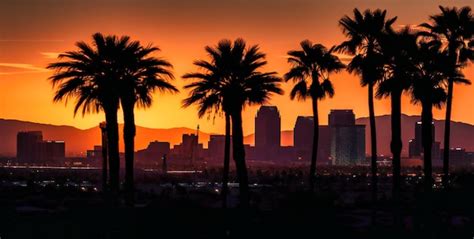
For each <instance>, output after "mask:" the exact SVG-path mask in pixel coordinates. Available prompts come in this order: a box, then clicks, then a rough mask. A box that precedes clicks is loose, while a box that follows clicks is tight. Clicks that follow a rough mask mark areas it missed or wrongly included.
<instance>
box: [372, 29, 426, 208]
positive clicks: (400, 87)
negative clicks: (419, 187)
mask: <svg viewBox="0 0 474 239" xmlns="http://www.w3.org/2000/svg"><path fill="white" fill-rule="evenodd" d="M380 43H381V49H382V51H383V56H384V59H385V60H384V64H385V66H384V69H385V70H384V71H385V72H384V78H383V80H382V81H381V82H380V83H379V87H378V89H377V95H376V96H377V97H379V98H382V97H390V101H391V121H392V123H391V128H392V139H391V143H390V149H391V151H392V155H393V159H392V164H393V198H394V200H395V202H398V201H399V196H400V184H401V175H400V170H401V162H400V160H401V151H402V146H403V145H402V136H401V133H402V132H401V107H402V104H401V97H402V93H403V92H404V91H406V90H408V89H409V87H410V86H411V81H412V78H413V73H412V72H414V70H413V68H414V65H413V54H412V53H413V52H415V50H416V49H417V35H416V34H413V33H412V32H411V31H410V29H409V28H404V29H402V30H401V31H399V32H396V33H390V34H386V35H385V37H383V39H382V40H381V42H380Z"/></svg>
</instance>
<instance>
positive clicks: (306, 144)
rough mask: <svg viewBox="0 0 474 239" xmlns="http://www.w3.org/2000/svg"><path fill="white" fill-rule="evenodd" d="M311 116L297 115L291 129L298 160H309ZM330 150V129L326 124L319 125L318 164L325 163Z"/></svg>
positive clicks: (311, 144)
mask: <svg viewBox="0 0 474 239" xmlns="http://www.w3.org/2000/svg"><path fill="white" fill-rule="evenodd" d="M313 127H314V121H313V117H312V116H298V118H297V119H296V123H295V127H294V129H293V145H294V150H295V153H296V158H297V159H298V160H308V161H309V160H311V153H312V149H313V130H314V129H313ZM330 150H331V131H330V130H329V127H328V126H327V125H320V126H319V140H318V157H317V163H318V164H327V163H328V160H329V155H330Z"/></svg>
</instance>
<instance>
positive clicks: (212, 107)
mask: <svg viewBox="0 0 474 239" xmlns="http://www.w3.org/2000/svg"><path fill="white" fill-rule="evenodd" d="M206 52H207V53H208V55H209V57H210V58H211V60H210V61H205V60H201V61H196V62H195V65H196V66H199V67H201V68H203V69H204V71H205V73H190V74H187V75H185V76H184V78H195V79H197V81H196V82H194V83H191V84H189V85H187V86H186V88H188V89H193V90H192V91H191V94H190V97H189V98H187V99H185V101H184V105H185V106H188V105H191V104H198V105H199V112H198V114H199V115H200V116H202V115H204V114H206V113H209V112H211V113H212V112H214V113H216V112H219V111H220V110H222V111H223V112H224V114H225V115H226V121H227V122H226V135H228V134H227V133H228V130H229V129H230V125H229V121H228V120H229V118H230V120H231V122H230V124H231V126H232V145H233V158H234V162H235V166H236V170H237V175H238V180H239V190H240V203H241V205H242V206H243V207H246V206H248V203H249V188H248V176H247V166H246V163H245V149H244V142H243V129H242V110H243V109H244V107H245V106H247V105H260V104H264V103H266V102H268V100H269V99H270V96H271V95H272V94H282V93H283V91H282V90H281V89H280V87H279V83H280V81H281V79H280V78H278V77H277V76H276V72H260V71H259V70H260V68H261V67H263V66H265V65H266V64H267V62H266V61H265V54H264V53H262V52H260V49H259V47H258V45H253V46H250V47H246V43H245V41H244V40H243V39H240V38H238V39H236V40H235V41H234V42H232V41H230V40H221V41H219V43H218V44H217V46H215V47H210V46H207V47H206ZM229 141H230V138H229V137H226V143H229ZM226 152H227V153H226V154H228V149H227V150H226ZM227 160H228V157H227ZM225 167H227V168H228V166H226V165H225ZM224 171H226V169H224ZM227 171H228V169H227ZM225 180H226V179H225ZM223 181H224V180H223Z"/></svg>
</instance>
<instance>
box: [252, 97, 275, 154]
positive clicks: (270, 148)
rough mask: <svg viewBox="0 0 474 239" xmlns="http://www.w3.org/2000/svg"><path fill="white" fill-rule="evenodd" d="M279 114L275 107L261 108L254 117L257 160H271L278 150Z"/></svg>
mask: <svg viewBox="0 0 474 239" xmlns="http://www.w3.org/2000/svg"><path fill="white" fill-rule="evenodd" d="M280 128H281V119H280V112H279V111H278V108H277V107H276V106H261V107H260V109H259V110H258V112H257V115H256V116H255V149H256V151H257V158H258V159H259V160H272V159H274V158H275V157H276V156H277V155H278V151H279V149H280V137H281V136H280V133H281V132H280Z"/></svg>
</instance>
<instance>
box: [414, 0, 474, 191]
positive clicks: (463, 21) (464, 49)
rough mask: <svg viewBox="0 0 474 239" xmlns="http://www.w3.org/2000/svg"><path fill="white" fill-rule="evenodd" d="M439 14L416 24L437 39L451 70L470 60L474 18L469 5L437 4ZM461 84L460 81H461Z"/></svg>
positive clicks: (447, 122)
mask: <svg viewBox="0 0 474 239" xmlns="http://www.w3.org/2000/svg"><path fill="white" fill-rule="evenodd" d="M439 8H440V10H441V13H440V14H437V15H433V16H430V20H431V23H423V24H421V25H420V26H422V27H424V28H426V29H427V31H426V32H425V33H424V35H426V36H432V37H434V38H435V39H440V40H441V41H442V43H443V45H444V47H445V48H446V51H447V52H448V56H449V60H447V61H446V62H445V64H447V65H448V66H449V67H450V68H451V71H452V72H454V73H453V75H456V74H455V72H456V71H457V70H458V69H460V68H462V67H464V66H465V65H466V63H467V62H468V61H473V60H474V17H473V15H472V13H471V8H470V7H463V8H460V9H458V8H456V7H453V8H449V7H442V6H439ZM455 78H456V77H455V76H454V77H450V78H448V95H447V101H446V118H445V127H444V149H443V150H444V151H443V186H444V187H445V188H447V187H448V186H449V185H448V182H449V149H450V136H451V111H452V103H453V88H454V83H456V82H455ZM461 83H463V82H461Z"/></svg>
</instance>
